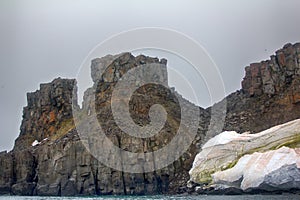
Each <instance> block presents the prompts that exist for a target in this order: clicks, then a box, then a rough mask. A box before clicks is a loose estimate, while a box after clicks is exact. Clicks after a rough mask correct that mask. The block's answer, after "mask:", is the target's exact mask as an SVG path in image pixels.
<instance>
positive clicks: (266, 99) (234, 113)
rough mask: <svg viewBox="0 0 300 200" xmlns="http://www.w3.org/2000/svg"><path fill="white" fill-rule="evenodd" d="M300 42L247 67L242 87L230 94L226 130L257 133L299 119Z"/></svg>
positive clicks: (286, 46) (227, 98) (288, 45)
mask: <svg viewBox="0 0 300 200" xmlns="http://www.w3.org/2000/svg"><path fill="white" fill-rule="evenodd" d="M299 58H300V43H296V44H294V45H292V44H287V45H285V46H284V47H283V49H281V50H278V51H277V52H276V55H273V56H271V59H270V60H267V61H263V62H261V63H254V64H251V65H250V66H248V67H246V70H245V71H246V75H245V78H244V80H243V82H242V89H241V90H239V91H237V92H234V93H232V94H230V95H229V96H228V97H226V100H227V115H226V123H225V126H224V130H228V131H236V132H238V133H243V132H247V131H250V132H251V133H258V132H260V131H263V130H266V129H268V128H270V127H273V126H276V125H278V124H283V123H286V122H289V121H292V120H294V119H297V118H300V102H299V95H300V75H299V70H300V64H299V63H300V62H299V61H300V59H299Z"/></svg>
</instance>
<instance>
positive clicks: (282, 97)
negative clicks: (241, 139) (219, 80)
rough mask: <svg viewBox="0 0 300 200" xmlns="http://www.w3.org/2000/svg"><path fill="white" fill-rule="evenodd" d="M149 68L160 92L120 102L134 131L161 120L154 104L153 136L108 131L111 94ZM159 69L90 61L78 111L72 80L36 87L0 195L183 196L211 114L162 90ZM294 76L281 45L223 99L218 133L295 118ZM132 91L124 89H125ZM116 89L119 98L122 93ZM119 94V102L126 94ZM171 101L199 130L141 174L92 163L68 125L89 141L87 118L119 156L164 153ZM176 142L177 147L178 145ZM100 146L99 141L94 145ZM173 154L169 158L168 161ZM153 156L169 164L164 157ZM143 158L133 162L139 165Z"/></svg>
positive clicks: (119, 60) (124, 61)
mask: <svg viewBox="0 0 300 200" xmlns="http://www.w3.org/2000/svg"><path fill="white" fill-rule="evenodd" d="M280 52H282V53H280ZM293 60H294V61H295V62H292V61H293ZM296 61H297V62H296ZM293 63H294V64H293ZM149 64H153V65H157V66H159V67H160V68H159V70H158V71H159V73H158V76H152V75H154V74H153V73H152V72H151V74H152V75H151V76H149V77H151V78H154V79H155V80H158V81H159V82H161V83H162V85H163V87H161V86H158V85H155V84H146V85H145V86H142V87H139V88H137V90H135V91H134V92H133V93H132V97H131V98H130V101H129V103H128V105H129V109H128V110H129V111H130V117H131V119H132V121H133V122H134V124H138V125H139V126H147V125H149V124H150V125H151V121H152V120H154V121H156V122H158V123H159V121H161V120H163V119H160V118H155V117H154V118H153V116H155V115H152V118H151V112H152V108H151V107H152V106H153V105H155V104H160V105H162V106H163V107H164V109H165V111H166V113H167V117H166V123H165V124H164V126H163V128H162V129H161V131H160V132H159V134H156V135H154V136H151V137H149V138H137V137H133V136H131V135H128V134H126V133H124V132H123V130H122V129H120V127H118V125H117V124H116V122H115V119H114V116H113V110H112V109H111V103H114V101H118V99H114V100H113V97H112V93H113V91H114V88H115V87H116V86H117V83H118V82H120V81H122V80H124V78H125V75H126V74H127V73H128V72H130V71H131V70H134V69H135V68H137V67H138V66H143V65H149ZM166 65H167V61H166V60H165V59H158V58H151V57H147V56H143V55H140V56H136V57H135V56H133V55H131V54H130V53H124V54H119V55H114V56H112V55H108V56H105V57H103V58H96V59H94V60H93V61H92V62H91V76H92V80H93V82H94V85H93V86H92V87H91V88H89V89H87V90H86V92H85V93H84V97H83V100H84V101H83V105H82V108H79V106H78V105H77V97H76V96H74V95H76V80H74V79H61V78H58V79H55V80H54V81H52V82H51V83H47V84H41V86H40V89H39V90H37V91H36V92H33V93H28V95H27V100H28V105H27V106H26V107H25V108H24V111H23V121H22V125H21V128H20V129H21V132H20V135H19V137H18V138H17V139H16V142H15V147H14V149H13V151H11V152H8V153H7V152H2V153H0V172H1V173H0V194H15V195H41V196H42V195H57V196H60V195H63V196H68V195H103V194H161V193H168V194H174V193H184V192H187V191H188V190H189V189H188V188H187V187H186V183H187V181H188V180H189V178H190V177H189V173H188V171H189V169H190V168H191V167H192V163H193V160H194V158H195V156H196V155H197V153H198V152H199V151H200V150H201V146H202V145H203V141H204V138H205V139H210V137H212V136H214V135H216V134H218V132H217V131H215V132H214V131H213V130H214V127H212V130H211V131H210V133H209V134H206V133H207V130H208V127H209V124H210V112H211V108H208V109H202V108H198V107H196V106H195V105H193V104H191V103H190V102H188V101H187V100H185V99H183V98H182V97H181V96H180V95H179V94H177V93H176V91H175V90H174V89H170V88H169V87H168V85H167V82H168V79H167V70H166ZM298 69H299V44H295V45H286V46H285V47H284V48H283V49H282V50H280V51H278V52H277V55H276V56H272V57H271V60H270V61H265V62H263V63H260V64H255V66H254V65H253V64H252V65H250V67H247V68H246V76H245V79H244V81H243V83H242V86H243V88H242V89H241V90H240V91H237V92H235V93H233V94H231V95H229V96H228V97H227V98H226V100H227V116H226V121H225V124H224V130H233V131H237V132H240V133H242V132H245V131H249V132H251V133H257V132H259V131H262V130H265V129H267V128H270V127H272V126H275V125H278V124H282V123H285V122H288V121H291V120H294V119H297V118H300V103H299V101H298V100H297V99H298V96H300V89H299V85H300V84H299V81H300V78H299V70H298ZM143 73H144V72H143ZM145 73H147V72H145ZM139 76H141V74H138V75H137V77H139ZM146 77H148V76H146ZM139 84H140V83H139V82H136V81H133V82H131V86H138V85H139ZM122 90H124V91H127V88H121V90H120V91H121V92H122ZM123 93H125V95H126V92H123ZM179 102H181V103H183V104H184V105H185V106H186V107H187V108H193V109H198V110H199V114H200V116H199V127H198V130H197V134H196V136H195V138H194V140H193V141H192V144H191V145H190V147H189V149H188V150H187V151H186V152H185V153H184V154H183V155H182V156H180V157H179V158H178V159H176V160H175V161H174V162H172V163H170V164H169V165H168V166H166V167H164V168H162V169H156V170H154V171H153V172H143V173H130V172H122V171H121V170H116V169H113V168H110V167H107V166H106V165H104V164H103V163H101V162H100V161H99V160H98V159H97V158H95V157H94V156H93V154H91V152H89V151H88V150H87V149H86V145H85V143H83V138H82V136H81V135H80V134H79V133H78V128H80V126H79V127H78V124H76V123H77V122H78V121H76V120H74V117H75V116H74V113H73V110H72V108H73V109H75V110H76V111H77V114H78V117H79V125H82V126H83V127H84V128H87V132H88V133H89V134H90V136H91V137H90V139H95V140H94V141H97V140H96V135H97V133H98V132H97V131H98V130H97V128H95V126H93V123H94V122H93V121H92V116H94V115H95V116H97V122H98V123H99V124H101V127H102V129H103V130H104V134H105V136H106V137H107V138H109V140H110V141H111V142H112V143H113V144H115V145H116V146H118V147H119V148H120V149H122V150H126V151H129V152H135V153H139V152H141V153H149V152H153V151H156V150H158V149H161V148H163V147H165V146H167V144H168V143H169V142H170V141H171V140H172V139H173V138H174V136H175V134H176V132H177V130H178V128H179V124H180V120H181V115H182V110H181V109H180V105H179ZM218 105H219V104H216V105H214V106H218ZM152 114H153V113H152ZM75 118H76V117H75ZM195 120H196V119H194V118H193V117H190V120H189V121H190V123H193V122H194V121H195ZM75 124H76V125H77V129H76V126H75ZM85 126H86V127H85ZM187 128H188V127H187ZM187 130H188V129H187ZM216 130H217V129H216ZM186 132H187V133H189V131H186ZM93 136H95V138H93ZM181 142H182V143H178V145H177V146H178V147H181V146H182V144H183V143H184V141H181ZM101 144H102V143H101V142H99V144H98V145H101ZM103 145H105V144H103ZM176 151H177V150H176V149H175V150H174V152H173V153H174V154H176V153H175V152H176ZM110 155H111V154H110V153H108V156H110ZM160 156H161V157H162V158H166V157H174V155H169V154H168V155H165V154H162V155H160ZM112 158H113V157H112ZM144 159H145V158H142V157H141V158H139V160H140V161H143V160H144ZM123 162H124V161H123ZM290 167H292V166H288V168H285V170H287V169H289V168H290ZM274 173H275V172H274Z"/></svg>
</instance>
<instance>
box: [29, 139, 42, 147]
mask: <svg viewBox="0 0 300 200" xmlns="http://www.w3.org/2000/svg"><path fill="white" fill-rule="evenodd" d="M39 144H41V143H40V142H39V141H37V140H34V142H33V143H32V144H31V146H33V147H35V146H36V145H39Z"/></svg>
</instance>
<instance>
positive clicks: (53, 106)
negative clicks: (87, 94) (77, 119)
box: [14, 78, 77, 150]
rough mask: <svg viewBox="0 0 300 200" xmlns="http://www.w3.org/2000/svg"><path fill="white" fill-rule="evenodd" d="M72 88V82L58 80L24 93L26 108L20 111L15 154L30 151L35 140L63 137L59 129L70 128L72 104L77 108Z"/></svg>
mask: <svg viewBox="0 0 300 200" xmlns="http://www.w3.org/2000/svg"><path fill="white" fill-rule="evenodd" d="M75 86H76V80H75V79H61V78H57V79H54V80H53V81H52V82H51V83H46V84H41V85H40V90H37V91H35V92H31V93H27V102H28V105H27V106H26V107H25V108H24V109H23V121H22V125H21V128H20V136H19V137H18V138H17V139H16V141H15V146H14V149H15V150H22V149H26V148H28V147H30V146H31V144H32V142H33V141H34V140H38V141H41V140H43V139H45V138H48V137H55V135H58V134H63V133H61V131H59V130H60V129H67V128H68V127H70V126H72V118H73V116H72V103H74V105H77V98H76V97H74V98H73V89H74V87H75ZM72 101H73V102H72ZM63 132H64V131H63ZM58 137H59V136H58Z"/></svg>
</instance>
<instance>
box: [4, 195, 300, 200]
mask: <svg viewBox="0 0 300 200" xmlns="http://www.w3.org/2000/svg"><path fill="white" fill-rule="evenodd" d="M48 199H49V200H71V199H74V200H80V199H82V200H130V199H132V200H153V199H154V200H300V195H235V196H227V195H226V196H222V195H219V196H214V195H199V196H193V195H190V196H102V197H100V196H99V197H21V196H0V200H48Z"/></svg>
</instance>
